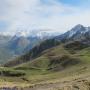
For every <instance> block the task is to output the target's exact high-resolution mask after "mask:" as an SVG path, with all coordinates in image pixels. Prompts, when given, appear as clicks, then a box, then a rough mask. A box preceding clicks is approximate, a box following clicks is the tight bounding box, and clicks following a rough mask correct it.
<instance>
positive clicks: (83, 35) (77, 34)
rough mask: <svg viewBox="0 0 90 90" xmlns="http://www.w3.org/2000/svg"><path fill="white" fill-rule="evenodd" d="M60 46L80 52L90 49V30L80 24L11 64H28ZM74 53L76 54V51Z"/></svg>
mask: <svg viewBox="0 0 90 90" xmlns="http://www.w3.org/2000/svg"><path fill="white" fill-rule="evenodd" d="M60 44H61V45H62V44H64V48H65V49H68V48H69V49H70V47H71V49H73V50H80V49H83V48H87V47H90V28H89V27H84V26H83V25H80V24H79V25H76V26H75V27H74V28H72V29H71V30H70V31H68V32H66V33H64V34H62V35H59V36H57V37H54V38H53V39H48V40H44V41H43V42H41V43H40V44H39V45H36V46H35V47H33V48H32V49H31V50H30V51H29V52H27V53H26V54H24V55H22V56H20V57H18V58H16V59H15V60H14V61H11V62H10V64H12V66H13V65H18V64H21V63H25V62H28V61H30V60H32V59H34V58H37V57H39V56H40V55H42V52H43V51H45V50H47V49H50V48H52V47H55V46H57V45H60ZM71 49H70V50H71ZM72 53H74V51H73V52H72Z"/></svg>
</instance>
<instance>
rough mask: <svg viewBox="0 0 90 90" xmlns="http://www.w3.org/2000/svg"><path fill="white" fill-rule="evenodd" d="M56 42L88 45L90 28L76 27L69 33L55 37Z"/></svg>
mask: <svg viewBox="0 0 90 90" xmlns="http://www.w3.org/2000/svg"><path fill="white" fill-rule="evenodd" d="M56 40H59V41H62V42H67V41H73V40H74V41H77V40H78V41H79V40H80V41H83V42H86V41H87V43H88V44H89V43H90V27H84V26H83V25H80V24H78V25H76V26H75V27H74V28H72V29H71V30H70V31H68V32H66V33H64V34H62V35H59V36H57V37H56Z"/></svg>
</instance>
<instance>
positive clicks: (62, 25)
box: [0, 0, 90, 33]
mask: <svg viewBox="0 0 90 90" xmlns="http://www.w3.org/2000/svg"><path fill="white" fill-rule="evenodd" d="M77 24H82V25H84V26H90V0H0V32H3V31H7V32H8V31H10V32H15V31H17V30H35V29H41V30H43V29H48V30H52V31H53V30H54V31H57V32H61V33H63V32H65V31H67V30H69V29H71V28H72V27H73V26H75V25H77Z"/></svg>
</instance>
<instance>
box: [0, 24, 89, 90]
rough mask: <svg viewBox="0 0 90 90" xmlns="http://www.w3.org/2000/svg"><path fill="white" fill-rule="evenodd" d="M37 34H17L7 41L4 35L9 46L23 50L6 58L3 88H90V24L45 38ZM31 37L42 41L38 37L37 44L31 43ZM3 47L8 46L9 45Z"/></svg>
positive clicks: (1, 75) (1, 78) (0, 78)
mask: <svg viewBox="0 0 90 90" xmlns="http://www.w3.org/2000/svg"><path fill="white" fill-rule="evenodd" d="M45 33H46V32H45ZM34 35H35V34H34ZM42 35H44V34H42ZM35 36H36V35H35ZM35 36H34V37H26V36H25V34H23V35H21V34H20V36H19V34H18V35H14V36H13V37H8V38H7V39H8V41H7V43H8V44H5V42H6V40H5V41H4V40H3V38H2V41H3V43H2V44H1V45H3V46H4V45H5V46H6V47H7V46H8V49H9V50H10V51H15V53H14V55H16V54H17V53H18V54H19V55H17V56H15V57H14V58H11V59H9V60H10V61H8V60H6V61H5V62H4V63H5V64H2V65H1V67H0V83H1V86H2V87H3V88H5V89H9V88H10V90H13V89H15V90H17V88H19V89H23V90H89V89H90V28H89V27H84V26H83V25H80V24H79V25H76V26H75V27H73V28H72V29H71V30H69V31H67V32H65V33H64V34H61V35H56V36H52V37H51V36H50V37H49V38H47V37H45V38H43V39H42V38H39V39H37V38H36V37H35ZM40 36H41V35H40ZM45 36H46V35H45ZM48 36H49V35H48ZM4 38H6V36H5V37H4ZM30 40H31V41H33V40H36V41H37V43H38V44H36V41H35V42H34V45H33V47H30V45H31V44H29V42H30ZM39 40H40V41H39ZM27 44H29V45H28V47H27ZM22 45H23V46H22ZM11 46H12V47H11ZM24 47H27V49H26V48H24ZM17 48H18V49H19V50H17ZM23 48H24V49H23ZM1 49H2V51H4V50H5V48H1ZM3 49H4V50H3ZM22 49H23V50H24V52H23V50H22ZM6 51H7V48H6ZM7 53H8V52H6V53H5V52H3V53H2V52H1V54H2V57H6V55H8V56H9V55H10V54H7ZM9 53H10V52H9ZM21 53H22V54H21ZM6 58H7V57H6ZM19 89H18V90H19Z"/></svg>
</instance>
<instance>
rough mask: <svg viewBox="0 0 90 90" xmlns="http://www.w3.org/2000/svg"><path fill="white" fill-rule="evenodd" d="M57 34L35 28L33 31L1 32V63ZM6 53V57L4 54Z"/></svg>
mask: <svg viewBox="0 0 90 90" xmlns="http://www.w3.org/2000/svg"><path fill="white" fill-rule="evenodd" d="M55 35H56V34H55V33H51V32H48V31H47V32H45V31H42V30H35V31H31V32H27V31H26V32H25V31H18V32H16V33H12V32H11V34H10V32H3V33H2V32H0V63H3V62H6V61H8V60H10V59H11V58H13V57H16V56H17V55H22V54H24V53H26V52H28V51H29V50H30V49H32V48H33V47H34V46H36V45H38V44H39V43H40V42H42V41H44V40H46V39H50V38H52V37H54V36H55ZM2 52H3V55H5V56H6V57H4V56H3V55H2Z"/></svg>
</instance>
